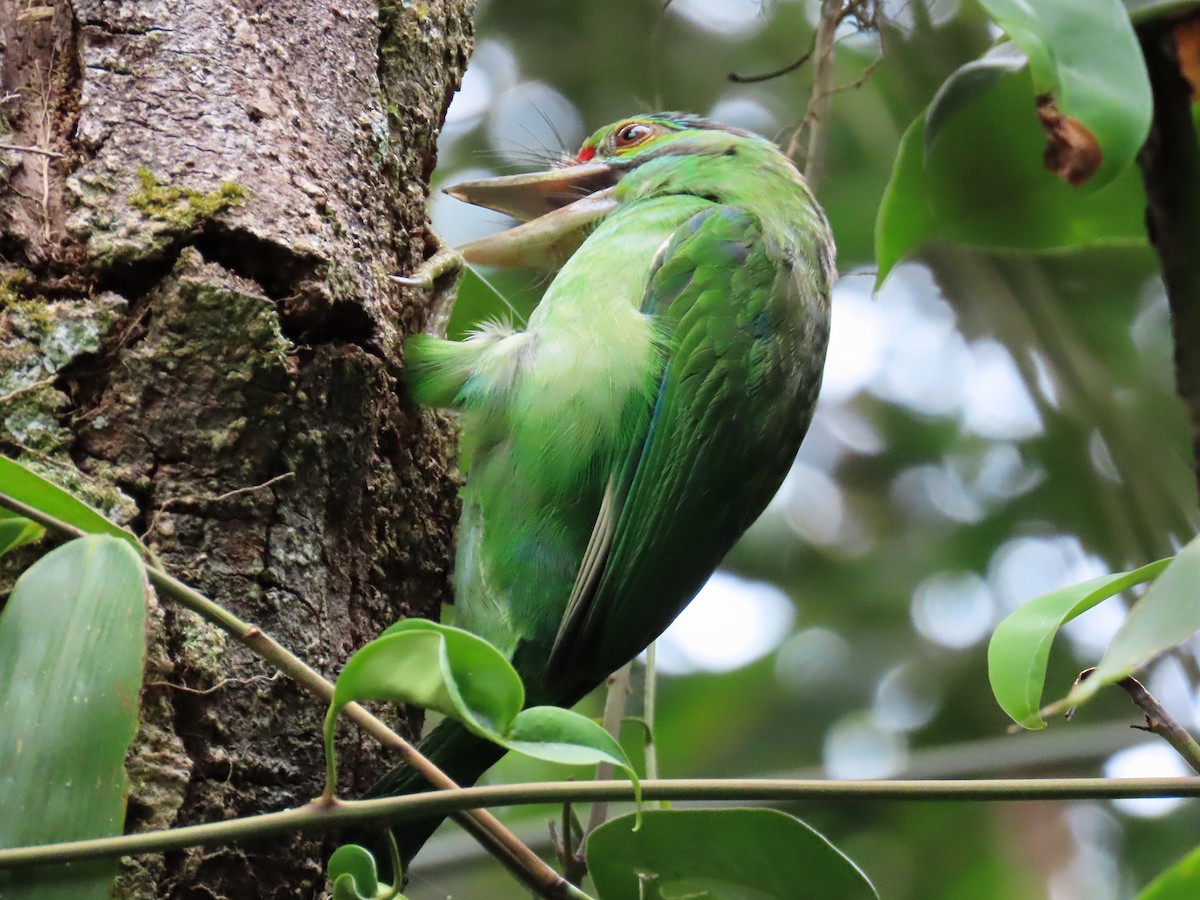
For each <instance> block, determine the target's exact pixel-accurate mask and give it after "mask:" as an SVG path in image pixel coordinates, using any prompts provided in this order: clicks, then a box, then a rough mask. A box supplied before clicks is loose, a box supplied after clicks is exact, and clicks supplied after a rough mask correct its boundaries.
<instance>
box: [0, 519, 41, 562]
mask: <svg viewBox="0 0 1200 900" xmlns="http://www.w3.org/2000/svg"><path fill="white" fill-rule="evenodd" d="M45 533H46V529H45V528H43V527H42V526H41V525H39V524H38V523H37V522H32V521H30V520H29V519H26V518H24V517H22V516H18V515H15V514H14V513H11V512H9V511H8V510H7V509H0V556H3V555H4V554H5V553H7V552H8V551H10V550H15V549H17V548H18V547H23V546H24V545H25V544H32V543H33V542H34V541H39V540H41V539H42V536H43V535H44V534H45Z"/></svg>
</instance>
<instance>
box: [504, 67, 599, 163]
mask: <svg viewBox="0 0 1200 900" xmlns="http://www.w3.org/2000/svg"><path fill="white" fill-rule="evenodd" d="M487 136H488V144H490V145H491V148H492V150H494V151H495V152H496V153H497V154H498V155H499V157H500V158H501V159H502V160H504V161H506V162H508V163H510V164H511V165H513V166H517V167H520V168H521V169H522V170H526V171H534V170H536V169H539V168H545V167H546V166H547V165H549V164H550V163H551V162H554V161H555V160H557V159H559V158H561V157H562V154H564V153H571V154H572V155H573V154H574V153H575V152H576V151H577V150H578V149H579V145H580V144H582V143H583V139H584V137H585V135H584V131H583V117H582V116H581V115H580V114H579V110H578V109H576V108H575V105H574V104H573V103H572V102H571V101H570V100H568V99H567V98H566V97H564V96H563V95H562V94H560V93H559V92H558V91H556V90H555V89H554V88H552V87H551V86H550V85H548V84H546V83H545V82H542V81H526V82H523V83H521V84H518V85H516V86H514V87H512V88H510V89H509V90H507V91H503V92H502V93H499V94H497V95H496V97H495V101H494V102H493V104H492V108H491V112H490V113H489V114H488V123H487ZM543 158H544V162H541V163H539V160H540V159H543Z"/></svg>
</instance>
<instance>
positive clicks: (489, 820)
mask: <svg viewBox="0 0 1200 900" xmlns="http://www.w3.org/2000/svg"><path fill="white" fill-rule="evenodd" d="M0 506H2V507H4V508H5V509H8V510H10V511H12V512H14V513H17V514H18V515H20V516H24V517H25V518H27V519H31V520H32V521H34V522H37V523H38V524H39V525H42V526H44V527H45V528H46V529H47V530H48V531H50V532H52V533H55V534H57V535H59V536H61V537H65V538H79V537H85V536H86V535H87V534H88V532H85V531H83V530H82V529H79V528H76V527H75V526H74V525H71V524H68V523H67V522H63V521H61V520H60V519H56V518H54V517H53V516H50V515H48V514H46V513H44V512H42V511H41V510H39V509H36V508H35V507H32V506H29V505H28V504H25V503H22V502H21V501H20V500H17V499H16V498H14V497H10V496H8V495H7V494H4V493H0ZM146 573H147V576H148V577H149V579H150V583H151V584H153V585H154V589H155V590H156V591H158V592H159V593H160V594H162V595H164V596H167V597H170V598H171V599H172V600H174V601H175V602H177V603H179V604H181V605H183V606H186V607H187V608H188V609H190V610H192V611H193V612H195V613H196V614H198V615H199V616H201V617H202V618H203V619H205V620H206V621H208V622H210V623H212V624H213V625H216V626H217V627H218V628H221V629H222V630H223V631H226V632H227V633H229V634H230V635H232V636H233V637H234V638H236V639H237V640H238V641H239V642H241V643H242V644H244V645H245V646H246V647H248V648H249V649H250V650H252V651H253V652H254V653H257V654H258V655H259V656H261V657H262V658H263V659H265V660H267V661H268V662H270V663H271V664H273V665H274V666H276V667H277V668H278V669H280V670H281V671H282V672H284V673H286V674H287V675H289V676H290V677H291V678H292V679H294V680H295V681H296V682H297V683H298V684H300V685H301V686H302V687H304V688H305V689H306V690H307V691H308V692H309V693H311V694H313V695H314V696H315V697H317V698H319V699H320V700H322V701H324V702H325V703H328V702H330V700H332V699H333V682H331V681H329V680H328V679H327V678H325V677H324V676H323V675H321V673H320V672H318V671H317V670H316V669H314V668H313V667H312V666H310V665H308V663H306V662H304V660H302V659H300V658H299V657H298V656H296V655H295V654H293V653H292V652H291V651H290V650H288V649H287V648H286V647H284V646H283V645H282V644H280V643H279V642H278V641H276V640H275V639H274V638H272V637H271V636H270V635H269V634H267V633H266V632H264V631H263V630H262V629H261V628H259V627H258V626H257V625H251V624H250V623H248V622H244V621H242V620H241V619H239V618H238V617H237V616H235V615H234V614H233V613H231V612H230V611H229V610H227V609H225V608H224V607H223V606H221V605H220V604H218V603H214V602H213V601H212V600H210V599H209V598H208V597H205V596H204V595H203V594H201V593H200V592H199V591H197V590H196V589H195V588H193V587H191V586H189V585H187V584H184V583H183V582H182V581H180V580H179V579H178V578H176V577H174V576H173V575H170V574H168V573H167V572H166V571H164V570H163V569H162V568H161V566H159V565H158V563H157V561H147V562H146ZM343 712H344V713H345V715H346V716H347V717H348V718H350V719H352V720H353V721H354V722H355V723H356V724H357V725H358V726H359V727H361V728H362V729H363V730H364V731H366V732H367V733H368V734H370V735H371V736H372V737H373V738H375V739H376V740H377V741H379V743H380V744H382V745H383V746H385V747H388V748H390V749H392V750H395V751H396V752H397V753H398V754H399V755H400V757H401V759H403V760H404V762H405V763H407V764H408V765H410V766H412V767H413V769H415V770H416V771H417V772H419V773H420V774H421V776H422V777H423V778H424V779H425V780H426V781H428V782H429V783H430V784H431V785H433V787H435V788H437V789H439V790H459V789H460V788H459V787H458V785H457V784H455V782H454V781H453V780H452V779H451V778H450V776H448V775H447V774H446V773H445V772H443V771H442V770H441V769H439V768H438V767H437V766H435V765H434V764H433V762H432V761H430V760H429V759H428V758H427V757H426V756H424V755H423V754H422V753H421V752H420V751H418V750H417V748H416V747H414V746H413V745H412V744H410V743H409V742H408V741H406V740H404V738H402V737H400V735H398V734H396V732H394V731H392V729H390V728H388V726H387V725H386V724H385V723H384V722H383V721H382V720H380V719H378V718H376V717H375V716H373V715H371V713H369V712H367V710H366V709H364V708H363V707H362V706H360V705H359V704H357V703H348V704H347V705H346V706H345V707H344V708H343ZM340 802H341V801H337V800H334V801H332V804H333V806H337V805H338V804H339V803H340ZM311 806H312V804H310V806H309V807H302V808H301V809H309V808H310V807H311ZM299 812H300V810H289V811H288V813H291V814H296V813H299ZM288 813H273V814H268V815H287V814H288ZM451 814H452V815H453V817H454V820H455V821H456V822H457V823H458V824H459V825H460V826H462V828H463V829H464V830H466V831H467V832H468V833H469V834H470V835H471V836H472V837H474V838H475V839H476V840H477V841H479V843H480V844H482V845H483V846H484V847H485V848H486V849H487V850H488V852H489V853H491V854H492V855H493V856H494V857H496V859H498V860H499V861H500V862H501V863H502V864H503V865H504V867H505V868H506V869H508V870H509V872H511V873H512V874H513V876H514V877H516V878H517V880H519V881H520V882H521V883H522V884H524V885H525V886H526V887H528V888H529V889H530V890H532V891H533V892H534V893H536V894H537V895H538V896H540V897H545V898H549V900H560V898H574V900H579V898H581V897H586V896H587V895H586V894H582V893H581V892H579V891H578V889H577V888H575V887H574V885H572V884H570V883H569V882H568V881H567V880H566V879H565V878H563V877H562V876H561V875H559V874H558V873H557V872H555V871H554V869H552V868H551V867H550V866H549V865H548V864H547V863H546V862H545V861H544V860H543V859H542V858H541V857H539V856H538V855H537V854H536V853H534V852H533V850H531V849H530V848H529V847H528V845H526V844H525V843H523V842H522V841H521V839H520V838H518V837H517V836H516V835H515V834H513V833H512V832H511V831H510V830H509V829H507V828H506V827H504V825H503V824H501V822H500V820H499V819H497V818H496V817H495V816H493V815H492V814H491V813H489V812H488V811H487V810H483V809H468V808H461V809H460V808H456V809H455V810H454V811H453V812H452V813H451ZM256 818H258V817H252V818H251V819H250V820H249V821H254V820H255V819H256ZM235 821H236V820H235ZM242 821H246V820H242ZM271 833H277V832H271ZM51 846H53V845H51ZM178 846H191V845H190V844H182V845H178Z"/></svg>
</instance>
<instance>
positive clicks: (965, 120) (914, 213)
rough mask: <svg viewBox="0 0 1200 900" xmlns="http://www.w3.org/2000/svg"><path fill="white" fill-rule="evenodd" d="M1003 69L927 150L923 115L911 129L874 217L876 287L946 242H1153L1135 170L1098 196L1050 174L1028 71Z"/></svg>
mask: <svg viewBox="0 0 1200 900" xmlns="http://www.w3.org/2000/svg"><path fill="white" fill-rule="evenodd" d="M972 65H975V66H978V65H979V64H978V63H974V64H972ZM1001 68H1002V64H1001V63H996V64H995V67H994V68H993V70H992V71H991V72H990V73H989V77H991V76H994V77H991V82H992V83H991V86H990V87H988V85H987V81H988V79H987V78H982V77H981V78H980V79H979V80H977V81H972V82H971V85H972V86H973V87H974V88H980V87H983V88H987V89H986V90H983V91H982V93H981V94H980V95H979V96H977V97H975V98H974V100H973V102H971V103H969V104H966V105H965V106H962V107H961V108H960V109H958V110H957V111H955V113H954V115H953V116H950V117H949V118H942V119H940V120H939V123H938V126H939V127H938V128H937V131H936V134H935V135H934V139H933V140H932V143H931V146H930V149H929V152H928V153H927V152H926V150H925V126H926V116H925V115H924V114H923V115H922V116H921V117H919V118H918V119H916V120H915V121H914V122H913V123H912V124H911V125H910V126H909V127H908V130H907V131H906V132H905V133H904V137H903V138H902V140H901V142H900V149H899V152H898V154H897V156H896V161H895V163H894V165H893V168H892V175H891V179H890V180H889V182H888V186H887V188H886V190H885V191H884V196H883V201H882V203H881V204H880V207H879V214H878V216H877V217H876V220H875V259H876V264H877V268H878V275H877V280H876V283H877V284H882V283H883V280H884V279H885V278H886V277H887V274H888V273H889V272H890V271H891V270H892V268H893V267H894V266H895V265H896V263H898V262H900V260H902V259H903V258H904V257H906V256H908V255H910V254H912V253H913V252H915V251H916V250H917V249H918V248H920V247H921V246H923V245H926V244H929V243H931V242H934V241H938V240H945V241H953V242H955V243H960V244H966V245H968V246H972V247H980V248H984V249H989V250H1000V251H1020V252H1030V251H1035V252H1044V251H1053V250H1061V249H1064V248H1072V247H1083V246H1089V245H1097V244H1122V245H1137V244H1144V243H1145V241H1146V237H1145V226H1144V223H1143V219H1142V216H1143V210H1144V209H1145V193H1144V191H1143V190H1142V184H1141V180H1140V178H1139V176H1138V173H1137V171H1136V169H1134V168H1133V167H1127V168H1126V169H1125V171H1123V172H1122V173H1120V174H1119V175H1118V176H1117V177H1115V179H1114V180H1113V181H1112V182H1111V183H1110V184H1108V185H1107V186H1105V187H1103V188H1102V189H1099V190H1095V191H1092V192H1091V193H1083V192H1081V191H1079V190H1077V189H1076V188H1073V187H1071V186H1070V185H1069V184H1067V183H1066V182H1063V181H1061V180H1059V179H1058V178H1055V177H1053V176H1052V175H1050V173H1048V172H1046V171H1045V169H1044V168H1043V165H1042V154H1043V152H1044V149H1045V142H1044V139H1043V136H1042V132H1041V130H1040V128H1039V127H1038V124H1037V120H1036V117H1035V114H1034V111H1033V106H1032V104H1031V102H1030V97H1031V96H1032V85H1031V82H1030V76H1029V72H1028V70H1021V71H1018V72H1011V71H1010V72H1003V71H999V69H1001ZM946 102H949V101H946Z"/></svg>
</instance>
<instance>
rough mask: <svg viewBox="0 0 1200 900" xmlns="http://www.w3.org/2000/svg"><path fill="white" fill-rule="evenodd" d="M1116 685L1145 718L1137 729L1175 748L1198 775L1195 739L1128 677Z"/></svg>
mask: <svg viewBox="0 0 1200 900" xmlns="http://www.w3.org/2000/svg"><path fill="white" fill-rule="evenodd" d="M1117 684H1118V685H1119V686H1120V687H1121V688H1123V689H1124V690H1125V693H1127V694H1128V695H1129V698H1130V699H1131V700H1133V702H1134V703H1136V704H1137V705H1138V707H1139V708H1140V709H1141V711H1142V713H1143V714H1144V715H1145V716H1146V724H1145V726H1143V727H1141V728H1139V730H1140V731H1148V732H1150V733H1151V734H1157V735H1158V736H1159V737H1161V738H1162V739H1163V740H1165V741H1166V742H1167V743H1168V744H1170V745H1171V746H1172V747H1174V748H1175V752H1176V753H1178V754H1179V755H1180V756H1182V757H1183V758H1184V760H1185V761H1186V762H1187V764H1188V765H1189V766H1191V767H1192V771H1193V772H1197V773H1200V744H1197V743H1196V739H1195V738H1194V737H1192V736H1191V734H1190V733H1189V732H1188V731H1187V729H1185V728H1184V727H1183V726H1182V725H1180V724H1179V723H1178V722H1176V721H1175V719H1174V718H1173V717H1172V716H1171V715H1170V714H1169V713H1168V712H1167V711H1166V710H1165V709H1163V707H1162V704H1161V703H1159V702H1158V701H1157V700H1155V699H1154V696H1153V695H1152V694H1151V693H1150V692H1149V691H1148V690H1146V688H1145V686H1144V685H1143V684H1142V683H1141V682H1140V681H1138V680H1137V679H1136V678H1134V677H1133V676H1132V675H1130V676H1129V677H1128V678H1122V679H1121V680H1120V681H1118V682H1117Z"/></svg>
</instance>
